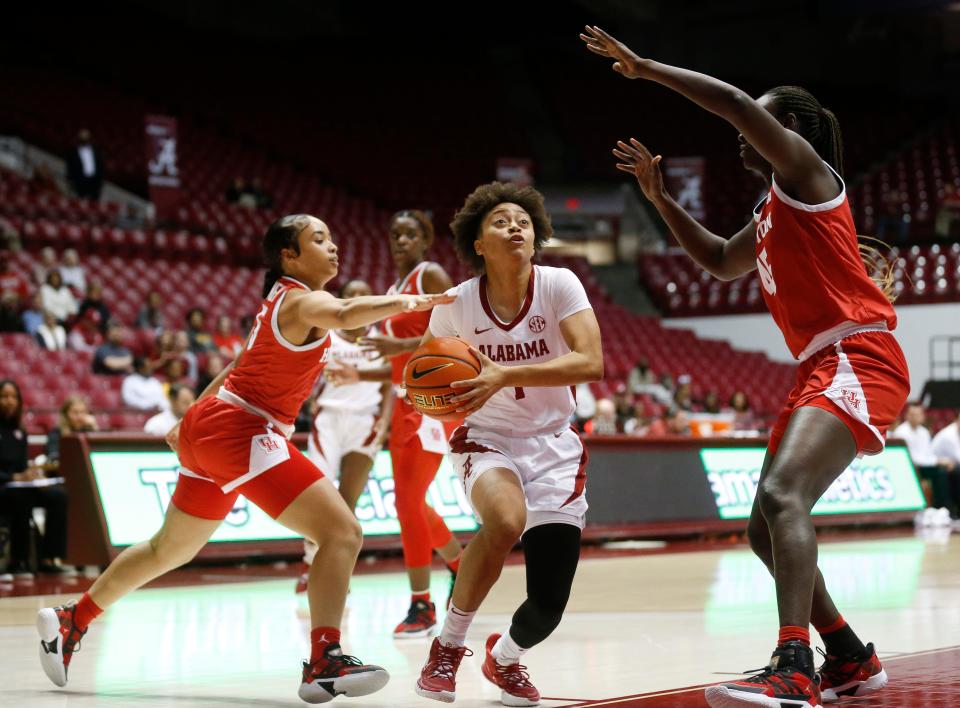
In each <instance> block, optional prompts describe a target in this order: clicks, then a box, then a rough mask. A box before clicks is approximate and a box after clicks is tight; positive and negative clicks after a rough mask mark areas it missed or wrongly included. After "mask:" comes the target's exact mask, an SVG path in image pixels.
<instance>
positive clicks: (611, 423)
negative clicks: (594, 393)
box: [583, 398, 622, 435]
mask: <svg viewBox="0 0 960 708" xmlns="http://www.w3.org/2000/svg"><path fill="white" fill-rule="evenodd" d="M621 430H622V428H620V427H619V426H618V425H617V406H616V404H615V403H614V402H613V401H611V400H610V399H609V398H601V399H600V400H599V401H597V414H596V415H595V416H594V417H593V418H591V419H590V420H588V421H587V424H586V425H584V426H583V432H584V433H585V434H587V435H616V434H617V433H618V432H620V431H621Z"/></svg>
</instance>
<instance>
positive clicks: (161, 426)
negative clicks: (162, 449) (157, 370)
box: [143, 384, 195, 438]
mask: <svg viewBox="0 0 960 708" xmlns="http://www.w3.org/2000/svg"><path fill="white" fill-rule="evenodd" d="M169 398H170V406H169V407H168V408H167V409H166V410H164V411H161V412H160V413H157V414H156V415H155V416H153V417H152V418H151V419H150V420H148V421H147V423H146V425H144V426H143V432H145V433H147V434H148V435H156V436H157V437H161V438H162V437H166V435H167V433H169V432H170V431H171V430H172V429H173V426H175V425H176V424H177V423H179V422H180V419H181V418H183V416H184V414H185V413H186V412H187V409H188V408H189V407H190V406H191V405H192V404H193V402H194V400H195V396H194V395H193V389H191V388H190V387H189V386H183V385H182V384H174V385H172V386H171V387H170V397H169Z"/></svg>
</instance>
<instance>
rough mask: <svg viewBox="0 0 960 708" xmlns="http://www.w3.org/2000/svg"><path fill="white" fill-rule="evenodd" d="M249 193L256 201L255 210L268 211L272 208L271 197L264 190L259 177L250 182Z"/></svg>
mask: <svg viewBox="0 0 960 708" xmlns="http://www.w3.org/2000/svg"><path fill="white" fill-rule="evenodd" d="M250 193H251V194H253V198H254V199H255V200H256V206H257V209H270V208H271V207H272V206H273V195H272V194H270V192H268V191H267V190H266V188H265V187H264V186H263V180H261V179H260V178H259V177H254V178H253V181H251V182H250Z"/></svg>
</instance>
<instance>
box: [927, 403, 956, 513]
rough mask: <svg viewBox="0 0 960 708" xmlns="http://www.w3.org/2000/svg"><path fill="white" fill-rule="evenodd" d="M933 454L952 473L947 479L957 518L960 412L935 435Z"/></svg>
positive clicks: (953, 511) (953, 510) (953, 509)
mask: <svg viewBox="0 0 960 708" xmlns="http://www.w3.org/2000/svg"><path fill="white" fill-rule="evenodd" d="M933 454H934V455H936V456H937V460H938V461H939V463H940V465H941V466H942V467H944V468H945V469H946V470H948V471H949V473H950V474H949V476H948V477H947V481H948V482H949V484H950V489H951V496H952V501H953V508H952V509H951V514H952V515H953V516H954V518H956V516H957V514H956V513H955V512H956V511H957V507H958V506H960V413H958V416H957V418H956V420H954V421H953V422H952V423H950V424H949V425H947V426H946V427H944V429H943V430H941V431H940V432H939V433H937V434H936V435H934V436H933ZM948 508H950V507H948Z"/></svg>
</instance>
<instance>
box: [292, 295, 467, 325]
mask: <svg viewBox="0 0 960 708" xmlns="http://www.w3.org/2000/svg"><path fill="white" fill-rule="evenodd" d="M455 299H456V297H455V296H453V295H446V294H443V293H436V294H431V295H371V296H367V297H354V298H350V299H349V300H341V299H339V298H336V297H334V296H333V295H331V294H330V293H328V292H324V291H322V290H321V291H314V292H310V293H305V294H303V295H300V296H299V297H297V298H296V299H295V301H294V302H293V303H291V304H290V307H291V308H292V309H293V313H292V314H294V316H295V317H296V318H297V319H298V320H300V321H301V322H303V323H305V324H308V325H310V326H311V327H318V328H320V329H356V328H357V327H364V326H366V325H369V324H373V323H374V322H379V321H380V320H382V319H384V318H386V317H390V316H391V315H397V314H399V313H401V312H421V311H424V310H429V309H431V308H433V307H434V306H435V305H443V304H446V303H450V302H453V301H454V300H455Z"/></svg>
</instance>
